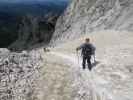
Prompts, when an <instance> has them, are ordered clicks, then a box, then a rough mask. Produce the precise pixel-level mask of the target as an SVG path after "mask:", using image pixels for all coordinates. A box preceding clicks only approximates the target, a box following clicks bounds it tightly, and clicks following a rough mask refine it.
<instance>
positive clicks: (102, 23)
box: [52, 0, 133, 43]
mask: <svg viewBox="0 0 133 100" xmlns="http://www.w3.org/2000/svg"><path fill="white" fill-rule="evenodd" d="M132 18H133V2H132V0H72V3H71V5H70V6H69V7H68V9H67V11H66V12H65V13H64V15H63V16H61V17H60V18H59V20H58V22H57V25H56V31H55V33H54V36H53V40H52V41H55V40H56V41H57V43H58V42H60V40H62V41H65V40H66V39H69V38H70V39H72V38H75V37H79V36H80V35H81V34H88V33H90V32H92V31H97V30H110V29H113V30H126V31H133V19H132Z"/></svg>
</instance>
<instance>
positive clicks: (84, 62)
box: [82, 56, 92, 70]
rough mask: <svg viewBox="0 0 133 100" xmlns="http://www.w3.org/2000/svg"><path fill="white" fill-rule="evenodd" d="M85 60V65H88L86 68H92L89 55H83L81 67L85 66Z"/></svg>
mask: <svg viewBox="0 0 133 100" xmlns="http://www.w3.org/2000/svg"><path fill="white" fill-rule="evenodd" d="M86 62H87V65H88V69H89V70H91V69H92V66H91V56H87V57H86V56H83V62H82V66H83V69H85V68H86Z"/></svg>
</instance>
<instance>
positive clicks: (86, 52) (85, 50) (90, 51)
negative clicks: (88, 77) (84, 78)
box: [76, 38, 96, 71]
mask: <svg viewBox="0 0 133 100" xmlns="http://www.w3.org/2000/svg"><path fill="white" fill-rule="evenodd" d="M79 50H82V52H81V55H82V58H83V62H82V66H83V69H85V68H86V62H87V64H88V69H89V70H90V71H91V69H92V64H91V56H92V55H94V54H95V50H96V48H95V47H94V46H93V45H92V44H91V43H90V39H89V38H86V39H85V43H83V44H82V45H81V46H79V47H78V48H76V51H77V52H78V51H79Z"/></svg>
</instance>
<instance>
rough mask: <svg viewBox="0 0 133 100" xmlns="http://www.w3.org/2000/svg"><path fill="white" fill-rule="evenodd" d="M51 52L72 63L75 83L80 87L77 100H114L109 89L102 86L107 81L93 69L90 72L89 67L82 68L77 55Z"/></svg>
mask: <svg viewBox="0 0 133 100" xmlns="http://www.w3.org/2000/svg"><path fill="white" fill-rule="evenodd" d="M50 53H51V54H52V55H55V56H58V57H61V58H63V59H65V60H66V63H70V65H71V68H72V74H73V77H74V83H75V84H74V85H75V86H76V87H77V88H79V90H78V93H77V97H76V98H75V100H114V99H113V97H112V95H111V94H110V93H109V91H108V90H106V89H105V88H103V87H101V86H102V85H104V84H106V83H107V81H105V80H104V79H102V78H101V77H99V76H97V75H96V74H95V73H94V72H93V71H92V72H90V71H89V70H88V69H87V68H86V70H82V68H81V66H80V65H81V62H78V61H79V60H78V59H77V57H76V55H73V56H69V55H66V54H63V53H58V52H50ZM79 59H80V58H79ZM80 61H81V60H80Z"/></svg>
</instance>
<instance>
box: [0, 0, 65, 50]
mask: <svg viewBox="0 0 133 100" xmlns="http://www.w3.org/2000/svg"><path fill="white" fill-rule="evenodd" d="M67 5H68V2H66V1H57V2H55V1H54V2H53V0H50V1H40V2H39V1H36V2H33V1H25V2H24V1H23V2H2V1H0V47H8V46H9V45H10V44H12V43H13V42H14V41H16V40H18V38H19V40H20V38H21V37H20V35H19V34H20V30H23V32H22V31H21V32H22V33H21V36H22V34H25V33H24V32H26V31H27V30H24V26H23V25H22V23H23V24H24V23H26V22H27V23H28V22H29V23H30V24H31V23H32V19H37V20H36V25H31V26H30V25H27V28H29V30H31V31H32V29H33V27H32V26H34V29H33V30H36V32H39V31H40V30H38V29H40V28H41V33H39V34H44V35H43V36H44V37H43V36H42V35H41V36H42V39H44V38H45V39H46V38H47V41H49V40H48V39H50V38H48V37H45V36H46V34H49V37H51V34H52V33H53V29H54V27H53V26H52V27H51V26H49V25H51V24H53V25H55V22H56V20H57V17H58V16H60V14H62V12H63V11H64V10H65V8H66V7H67ZM27 16H30V17H32V19H31V18H27V20H26V21H25V22H24V21H23V20H25V18H26V17H27ZM47 17H51V18H52V22H49V21H47V20H48V19H50V18H47ZM53 18H55V19H53ZM53 21H54V22H53ZM39 23H43V24H41V27H38V24H39ZM32 24H34V23H32ZM37 27H38V28H37ZM47 28H51V30H48V29H47ZM42 29H43V30H42ZM48 31H50V32H48ZM46 32H47V33H46ZM26 34H31V33H26ZM33 34H38V33H34V32H32V35H33ZM27 36H28V35H27ZM34 36H35V35H34ZM25 38H28V37H25ZM42 39H41V40H39V41H45V42H46V43H47V41H46V40H45V39H44V40H42ZM25 40H26V39H25ZM33 40H34V39H33ZM26 44H27V43H26ZM34 44H35V43H34ZM19 46H20V47H21V46H22V45H19ZM22 48H26V46H25V47H22Z"/></svg>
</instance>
